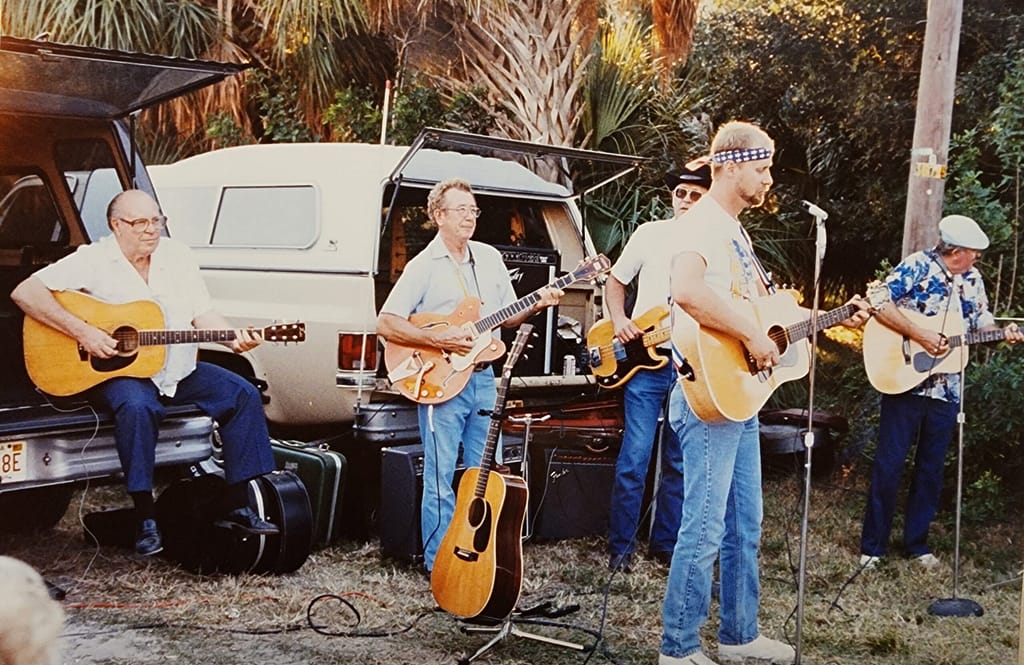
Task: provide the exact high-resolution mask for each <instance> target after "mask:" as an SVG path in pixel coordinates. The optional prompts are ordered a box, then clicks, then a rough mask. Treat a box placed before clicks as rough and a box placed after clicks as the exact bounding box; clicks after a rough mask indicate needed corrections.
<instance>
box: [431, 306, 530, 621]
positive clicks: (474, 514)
mask: <svg viewBox="0 0 1024 665" xmlns="http://www.w3.org/2000/svg"><path fill="white" fill-rule="evenodd" d="M532 329H533V326H531V325H530V324H528V323H526V324H523V325H522V326H520V327H519V331H518V332H517V333H516V339H515V342H513V344H512V349H511V350H509V353H508V358H507V359H506V360H505V364H504V366H503V367H502V370H501V381H500V382H499V385H498V396H497V399H496V400H495V402H494V410H493V411H492V412H491V423H490V427H489V428H488V430H487V441H486V443H485V445H484V453H483V457H482V459H481V461H480V466H479V467H471V468H469V469H466V471H465V473H464V474H463V476H462V479H461V480H460V481H459V491H458V494H457V495H456V499H455V513H454V514H453V516H452V522H451V524H450V525H449V526H448V530H447V531H446V532H445V534H444V538H443V539H442V540H441V545H440V546H439V547H438V550H437V556H436V557H435V559H434V568H433V570H432V571H431V574H430V590H431V592H433V594H434V600H436V601H437V604H438V605H439V606H440V607H441V608H442V609H443V610H445V611H447V612H451V613H452V614H455V615H456V616H460V617H463V618H486V619H493V620H498V621H500V620H502V619H504V618H505V617H507V616H508V615H510V614H511V613H512V610H514V609H515V606H516V603H518V602H519V593H520V591H521V589H522V584H523V544H522V531H523V520H524V519H525V517H526V506H527V503H528V500H529V490H528V489H527V486H526V482H525V481H524V480H523V479H522V478H520V477H519V476H514V475H508V474H504V473H499V472H498V471H495V470H494V469H493V466H494V451H495V449H496V447H497V444H498V435H499V434H500V432H501V421H502V419H503V417H504V410H505V398H506V395H507V392H508V385H509V383H510V381H511V379H512V367H513V366H514V365H515V363H516V361H517V360H518V359H519V357H520V356H521V355H522V353H523V349H524V348H525V347H526V342H527V340H528V338H529V336H530V332H531V331H532Z"/></svg>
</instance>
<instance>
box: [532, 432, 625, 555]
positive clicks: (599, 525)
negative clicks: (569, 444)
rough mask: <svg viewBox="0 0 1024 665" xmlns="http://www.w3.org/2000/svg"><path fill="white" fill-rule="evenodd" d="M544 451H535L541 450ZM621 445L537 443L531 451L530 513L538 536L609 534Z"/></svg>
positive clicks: (550, 537)
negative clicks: (592, 448) (597, 449)
mask: <svg viewBox="0 0 1024 665" xmlns="http://www.w3.org/2000/svg"><path fill="white" fill-rule="evenodd" d="M541 451H542V452H543V454H537V453H539V452H541ZM617 452H618V449H617V448H616V449H609V450H608V451H606V452H600V453H595V452H591V451H589V450H581V449H579V448H561V449H560V448H541V449H539V450H538V448H534V449H533V450H531V455H530V459H531V462H530V467H531V468H530V514H531V515H533V517H534V522H533V535H534V537H535V538H537V539H538V540H562V539H565V538H580V537H583V536H603V535H606V534H607V533H608V510H609V508H610V505H611V494H612V482H613V481H614V479H615V459H616V455H617Z"/></svg>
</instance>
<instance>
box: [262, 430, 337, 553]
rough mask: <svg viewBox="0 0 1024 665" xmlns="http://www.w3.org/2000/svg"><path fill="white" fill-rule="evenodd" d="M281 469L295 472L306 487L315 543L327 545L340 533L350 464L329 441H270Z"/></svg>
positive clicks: (321, 545) (277, 464) (316, 545)
mask: <svg viewBox="0 0 1024 665" xmlns="http://www.w3.org/2000/svg"><path fill="white" fill-rule="evenodd" d="M270 447H271V450H272V451H273V453H274V462H275V464H276V466H277V468H278V469H283V470H287V471H292V472H294V473H295V474H296V475H298V477H299V479H300V480H302V483H303V484H304V485H305V486H306V492H307V493H308V494H309V503H310V506H311V507H312V509H313V545H314V547H325V546H327V545H331V544H333V543H334V542H336V541H337V540H338V538H339V537H340V535H341V527H342V523H341V519H342V511H341V508H342V495H343V492H344V486H345V474H346V469H347V466H348V463H347V461H346V459H345V456H344V455H342V454H341V453H339V452H337V451H335V450H331V449H330V447H329V445H328V444H327V442H326V441H310V442H308V443H307V442H303V441H291V440H275V439H271V441H270Z"/></svg>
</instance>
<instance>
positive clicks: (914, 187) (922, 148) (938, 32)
mask: <svg viewBox="0 0 1024 665" xmlns="http://www.w3.org/2000/svg"><path fill="white" fill-rule="evenodd" d="M962 15H963V0H929V1H928V23H927V25H926V27H925V30H924V49H923V51H922V54H921V80H920V83H919V84H918V88H917V116H916V118H915V121H914V144H913V150H912V151H911V155H910V184H909V186H908V188H907V212H906V216H905V217H904V220H903V254H902V255H903V256H906V255H907V254H910V253H911V252H914V251H917V250H919V249H923V248H925V247H929V246H931V245H934V244H935V241H936V239H937V235H936V225H937V224H938V222H939V219H940V218H941V217H942V197H943V193H944V192H945V184H946V181H945V178H946V166H947V164H948V158H949V132H950V125H951V124H952V117H953V95H954V92H955V90H956V60H957V53H958V51H959V49H960V22H961V18H962Z"/></svg>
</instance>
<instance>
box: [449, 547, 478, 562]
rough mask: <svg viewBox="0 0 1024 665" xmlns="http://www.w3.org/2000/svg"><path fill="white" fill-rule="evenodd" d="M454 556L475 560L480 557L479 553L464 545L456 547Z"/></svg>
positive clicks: (464, 559)
mask: <svg viewBox="0 0 1024 665" xmlns="http://www.w3.org/2000/svg"><path fill="white" fill-rule="evenodd" d="M455 558H457V559H461V560H463V561H476V560H477V559H479V558H480V555H479V554H477V553H476V552H474V551H473V550H467V549H466V548H465V547H456V548H455Z"/></svg>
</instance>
